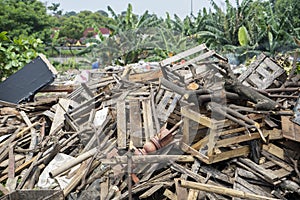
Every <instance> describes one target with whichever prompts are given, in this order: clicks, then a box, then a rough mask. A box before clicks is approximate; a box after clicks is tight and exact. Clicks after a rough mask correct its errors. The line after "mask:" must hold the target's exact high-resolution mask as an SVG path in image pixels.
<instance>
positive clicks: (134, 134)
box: [129, 100, 143, 147]
mask: <svg viewBox="0 0 300 200" xmlns="http://www.w3.org/2000/svg"><path fill="white" fill-rule="evenodd" d="M129 115H130V124H129V126H130V140H131V141H132V142H133V145H134V146H135V147H142V146H143V132H142V117H141V109H140V101H139V100H130V102H129Z"/></svg>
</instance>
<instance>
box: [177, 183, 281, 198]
mask: <svg viewBox="0 0 300 200" xmlns="http://www.w3.org/2000/svg"><path fill="white" fill-rule="evenodd" d="M179 185H180V186H181V187H184V188H189V189H196V190H202V191H205V192H213V193H216V194H221V195H227V196H231V197H239V198H245V199H255V200H256V199H261V200H278V199H275V198H271V197H265V196H261V195H256V194H251V193H247V192H243V191H239V190H234V189H231V188H226V187H221V186H215V185H210V184H203V183H197V182H191V181H186V180H182V179H181V180H179Z"/></svg>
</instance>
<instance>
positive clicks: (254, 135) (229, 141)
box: [216, 132, 260, 147]
mask: <svg viewBox="0 0 300 200" xmlns="http://www.w3.org/2000/svg"><path fill="white" fill-rule="evenodd" d="M258 138H260V134H259V133H258V132H256V133H251V135H250V136H249V135H248V134H245V135H239V136H235V137H231V138H226V139H222V140H219V141H217V142H216V147H226V146H229V145H231V144H238V143H241V142H245V141H250V140H255V139H258Z"/></svg>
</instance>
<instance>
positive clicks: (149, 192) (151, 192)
mask: <svg viewBox="0 0 300 200" xmlns="http://www.w3.org/2000/svg"><path fill="white" fill-rule="evenodd" d="M162 187H163V184H157V185H154V186H153V187H152V188H150V189H148V190H147V191H146V192H145V193H143V194H142V195H140V196H139V198H140V199H145V198H148V197H150V196H151V195H152V194H154V193H155V192H156V191H157V190H159V189H160V188H162Z"/></svg>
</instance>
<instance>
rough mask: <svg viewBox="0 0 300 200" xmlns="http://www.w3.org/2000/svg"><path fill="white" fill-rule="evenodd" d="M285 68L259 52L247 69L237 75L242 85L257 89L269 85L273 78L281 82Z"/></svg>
mask: <svg viewBox="0 0 300 200" xmlns="http://www.w3.org/2000/svg"><path fill="white" fill-rule="evenodd" d="M285 77H286V73H285V70H284V69H283V68H282V67H280V66H279V65H277V64H276V63H275V61H273V60H272V59H271V58H269V57H267V56H266V55H265V54H263V53H262V54H260V55H259V56H258V57H257V59H256V61H254V62H253V63H252V64H251V65H250V66H249V67H248V69H247V70H246V71H245V72H244V73H243V74H241V75H240V76H239V77H238V80H239V81H241V82H242V83H243V84H244V85H247V86H252V87H255V88H258V89H266V88H268V87H270V86H271V85H272V84H273V83H275V85H276V82H275V80H277V81H279V82H282V81H281V80H283V81H284V80H285Z"/></svg>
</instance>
